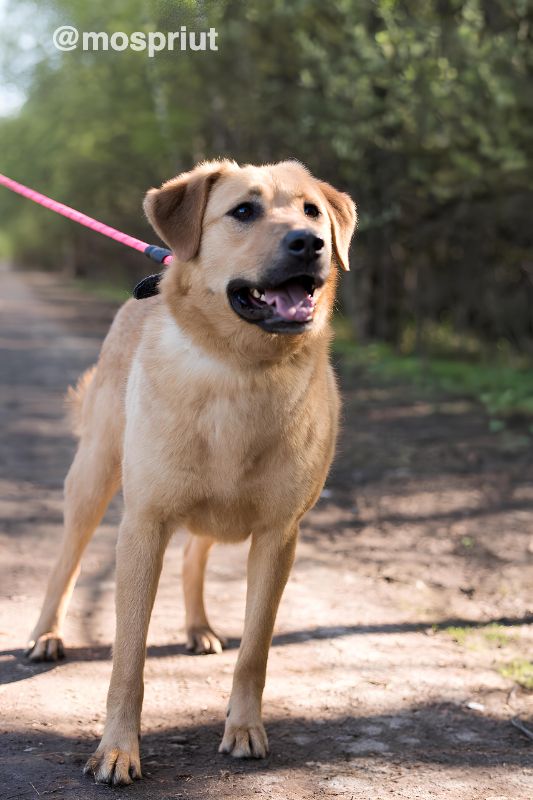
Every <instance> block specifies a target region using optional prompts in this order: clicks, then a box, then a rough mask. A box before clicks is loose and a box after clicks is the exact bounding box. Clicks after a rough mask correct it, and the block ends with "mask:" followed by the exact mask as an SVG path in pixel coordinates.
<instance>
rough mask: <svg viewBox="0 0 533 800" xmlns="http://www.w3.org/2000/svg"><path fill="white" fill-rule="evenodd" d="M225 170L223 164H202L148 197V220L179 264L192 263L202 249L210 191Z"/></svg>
mask: <svg viewBox="0 0 533 800" xmlns="http://www.w3.org/2000/svg"><path fill="white" fill-rule="evenodd" d="M223 170H224V163H223V162H218V161H211V162H207V163H205V164H201V165H200V166H198V167H196V168H195V169H193V170H191V171H190V172H183V173H182V174H181V175H178V176H177V177H176V178H172V179H171V180H170V181H167V182H166V183H164V184H163V185H162V187H161V188H160V189H150V191H149V192H148V193H147V195H146V197H145V198H144V203H143V208H144V213H145V214H146V216H147V217H148V221H149V222H150V224H151V225H152V227H153V228H154V230H155V231H156V232H157V233H158V235H159V236H160V237H161V239H163V241H164V242H166V243H167V244H168V245H169V246H170V247H171V248H172V250H173V251H174V253H175V255H176V257H177V258H178V260H179V261H190V260H191V259H192V258H194V257H195V256H196V255H197V253H198V250H199V249H200V239H201V237H202V220H203V217H204V211H205V207H206V205H207V201H208V199H209V192H210V190H211V187H212V186H213V184H214V183H215V181H216V180H217V178H219V176H220V175H221V173H222V171H223Z"/></svg>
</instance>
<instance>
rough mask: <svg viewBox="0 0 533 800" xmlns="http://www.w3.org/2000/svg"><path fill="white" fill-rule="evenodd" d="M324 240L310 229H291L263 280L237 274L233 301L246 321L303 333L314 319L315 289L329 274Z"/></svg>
mask: <svg viewBox="0 0 533 800" xmlns="http://www.w3.org/2000/svg"><path fill="white" fill-rule="evenodd" d="M323 256H324V240H323V239H321V238H320V237H319V236H316V234H315V233H313V232H312V231H309V230H295V231H289V233H287V234H286V236H285V237H284V238H283V240H282V242H281V253H280V258H279V260H278V262H277V264H276V265H275V266H274V267H272V268H271V269H269V270H268V271H267V272H266V273H265V274H264V276H263V277H262V279H261V281H260V283H258V284H255V283H252V282H251V281H249V280H245V279H240V278H236V279H234V280H232V281H230V283H229V284H228V287H227V294H228V299H229V303H230V305H231V307H232V309H233V310H234V311H235V313H236V314H238V315H239V317H241V318H242V319H244V320H245V321H246V322H250V323H252V324H254V325H259V327H260V328H262V329H263V330H265V331H268V332H269V333H303V332H304V331H305V330H307V329H308V328H309V327H310V326H311V324H312V322H313V315H314V311H315V304H316V302H315V301H316V298H315V291H316V290H317V289H320V288H321V287H322V286H323V285H324V283H325V281H326V279H327V277H328V274H329V265H325V264H324V257H323Z"/></svg>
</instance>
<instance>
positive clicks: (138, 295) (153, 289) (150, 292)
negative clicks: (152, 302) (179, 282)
mask: <svg viewBox="0 0 533 800" xmlns="http://www.w3.org/2000/svg"><path fill="white" fill-rule="evenodd" d="M162 277H163V273H162V272H157V273H156V274H155V275H148V277H147V278H143V279H142V281H139V283H138V284H137V286H136V287H135V288H134V290H133V296H134V298H135V299H136V300H144V299H145V298H146V297H154V295H156V294H159V282H160V280H161V278H162Z"/></svg>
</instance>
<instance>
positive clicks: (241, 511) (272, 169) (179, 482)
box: [28, 161, 356, 784]
mask: <svg viewBox="0 0 533 800" xmlns="http://www.w3.org/2000/svg"><path fill="white" fill-rule="evenodd" d="M145 211H146V214H147V216H148V218H149V220H150V222H151V223H152V225H153V226H154V228H155V229H156V231H157V232H158V233H159V234H160V236H161V237H162V238H163V239H164V240H165V241H166V242H168V244H169V245H170V246H171V247H172V250H173V253H174V259H173V261H172V263H171V265H170V267H169V268H168V270H167V271H166V274H165V276H164V278H163V280H162V282H161V293H160V294H159V295H157V296H156V297H152V298H149V299H146V300H142V301H138V300H130V301H129V302H128V303H126V304H125V305H124V306H123V308H121V310H120V311H119V312H118V314H117V316H116V319H115V321H114V322H113V325H112V327H111V330H110V332H109V334H108V336H107V338H106V340H105V342H104V344H103V347H102V352H101V355H100V359H99V361H98V364H97V366H96V368H95V369H93V370H92V371H90V372H89V373H87V374H86V375H85V376H83V378H82V379H81V380H80V382H79V384H78V387H77V388H76V390H75V392H73V394H74V399H75V400H76V401H77V411H78V419H77V422H78V427H77V432H78V434H79V436H80V441H79V446H78V450H77V453H76V456H75V459H74V462H73V464H72V467H71V469H70V471H69V474H68V477H67V479H66V483H65V534H64V540H63V544H62V552H61V555H60V558H59V561H58V563H57V565H56V567H55V569H54V571H53V574H52V576H51V578H50V582H49V585H48V590H47V594H46V599H45V602H44V606H43V609H42V612H41V616H40V619H39V622H38V623H37V626H36V628H35V630H34V631H33V634H32V637H31V642H30V646H29V651H28V652H29V654H30V658H32V659H35V660H39V659H47V660H48V659H54V658H57V657H60V656H61V655H62V651H63V645H62V641H61V627H62V623H63V620H64V617H65V613H66V607H67V604H68V601H69V599H70V595H71V592H72V589H73V586H74V582H75V580H76V577H77V574H78V571H79V563H80V559H81V555H82V552H83V549H84V547H85V546H86V544H87V542H88V541H89V539H90V537H91V535H92V533H93V531H94V529H95V527H96V526H97V525H98V523H99V521H100V519H101V518H102V515H103V513H104V511H105V509H106V507H107V504H108V503H109V501H110V499H111V498H112V496H113V495H114V494H115V492H116V491H117V489H118V488H119V486H120V484H121V483H122V486H123V490H124V503H125V510H124V516H123V519H122V523H121V526H120V532H119V537H118V544H117V578H116V580H117V589H116V611H117V631H116V641H115V648H114V655H113V672H112V676H111V685H110V688H109V695H108V701H107V721H106V725H105V730H104V734H103V737H102V741H101V743H100V745H99V747H98V749H97V750H96V752H95V754H94V755H93V756H92V757H91V758H90V759H89V761H88V763H87V766H86V771H88V772H91V773H92V774H93V775H94V777H95V779H96V780H97V781H101V782H106V783H113V784H124V783H131V780H132V778H136V777H140V776H141V766H140V759H139V730H140V716H141V706H142V700H143V668H144V660H145V648H146V635H147V629H148V623H149V619H150V614H151V611H152V606H153V602H154V598H155V594H156V589H157V584H158V580H159V575H160V570H161V565H162V561H163V554H164V552H165V547H166V545H167V542H168V540H169V537H170V536H171V534H172V532H173V531H174V530H176V528H178V527H186V528H187V529H188V530H189V531H190V533H191V534H192V536H191V539H190V541H189V543H188V544H187V547H186V551H185V559H184V591H185V603H186V615H187V621H186V622H187V635H188V644H189V647H190V648H191V649H194V650H196V651H197V652H207V651H211V652H213V651H219V650H220V649H221V641H220V639H219V638H218V637H217V636H216V635H215V634H214V633H213V631H212V630H211V628H210V626H209V623H208V621H207V617H206V614H205V610H204V605H203V578H204V570H205V564H206V559H207V552H208V550H209V548H210V546H211V545H212V543H213V542H214V541H219V542H238V541H242V540H244V539H246V538H247V537H248V536H251V547H250V554H249V562H248V592H247V599H246V618H245V625H244V633H243V637H242V644H241V647H240V651H239V657H238V660H237V665H236V668H235V674H234V679H233V689H232V693H231V699H230V703H229V710H228V716H227V720H226V727H225V732H224V737H223V740H222V744H221V745H220V752H223V753H231V754H232V755H234V756H237V757H246V756H255V757H262V756H264V755H265V754H266V752H267V748H268V744H267V736H266V733H265V729H264V727H263V723H262V721H261V697H262V692H263V686H264V682H265V673H266V664H267V657H268V649H269V646H270V641H271V638H272V630H273V626H274V620H275V617H276V612H277V608H278V604H279V601H280V598H281V595H282V592H283V589H284V586H285V583H286V581H287V578H288V575H289V572H290V569H291V565H292V562H293V557H294V549H295V545H296V539H297V534H298V525H299V522H300V519H301V518H302V516H303V514H304V513H305V512H306V511H307V510H308V509H309V508H311V506H312V505H313V504H314V503H315V502H316V500H317V498H318V496H319V494H320V491H321V489H322V486H323V483H324V480H325V477H326V474H327V471H328V468H329V465H330V462H331V458H332V455H333V450H334V443H335V436H336V430H337V418H338V411H339V399H338V393H337V388H336V385H335V378H334V375H333V371H332V369H331V366H330V363H329V345H330V338H331V330H330V324H329V320H330V315H331V310H332V304H333V298H334V293H335V283H336V270H335V268H334V266H335V264H337V265H339V266H340V267H341V268H343V269H347V268H348V249H349V244H350V239H351V236H352V234H353V231H354V227H355V220H356V215H355V207H354V205H353V203H352V201H351V200H350V198H349V197H348V195H346V194H341V193H340V192H337V191H336V190H335V189H333V188H332V187H331V186H329V185H328V184H326V183H323V182H321V181H318V180H315V179H314V178H313V177H312V176H311V175H310V174H309V173H308V172H307V170H306V169H305V168H304V167H303V166H302V165H300V164H299V163H298V162H293V161H288V162H283V163H280V164H275V165H268V166H263V167H254V166H246V167H242V168H241V167H239V166H237V164H235V163H233V162H230V161H220V162H209V163H205V164H201V165H200V166H198V167H197V168H196V169H194V170H192V172H189V173H185V174H183V175H180V176H178V177H177V178H175V179H173V180H171V181H168V183H165V184H164V185H163V186H162V188H161V189H158V190H156V189H152V190H151V191H150V192H149V193H148V195H147V197H146V200H145Z"/></svg>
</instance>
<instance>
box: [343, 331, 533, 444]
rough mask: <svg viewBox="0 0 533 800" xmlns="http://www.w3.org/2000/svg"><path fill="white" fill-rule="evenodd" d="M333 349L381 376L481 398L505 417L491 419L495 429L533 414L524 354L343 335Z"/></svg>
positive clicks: (531, 380)
mask: <svg viewBox="0 0 533 800" xmlns="http://www.w3.org/2000/svg"><path fill="white" fill-rule="evenodd" d="M334 348H335V351H336V352H337V353H339V354H341V355H342V356H343V359H344V361H345V362H346V363H347V364H348V365H353V366H357V367H362V368H364V369H365V370H368V371H369V372H370V373H371V374H372V375H374V376H376V377H378V378H380V379H381V380H384V381H389V380H400V381H405V382H407V383H412V384H414V385H416V386H418V387H419V388H420V390H422V391H427V392H433V391H439V392H446V393H449V394H455V395H458V396H462V397H469V398H473V399H475V400H477V401H479V402H480V403H482V404H483V405H484V406H485V408H486V410H487V413H488V414H489V415H491V416H497V417H501V418H503V419H492V420H491V421H490V428H491V430H492V431H493V432H494V433H498V432H499V431H500V430H502V429H503V428H504V427H505V421H504V420H505V417H506V416H508V415H510V414H516V413H519V414H526V415H530V414H533V371H532V370H531V368H529V367H528V365H527V362H526V361H525V360H522V359H517V358H515V359H514V360H513V359H508V358H505V359H504V358H501V357H498V356H494V357H493V358H492V359H488V358H487V359H483V358H480V359H479V360H472V359H468V360H465V359H461V358H459V357H458V356H455V357H448V358H443V357H439V356H438V355H436V356H431V357H421V356H417V355H414V354H410V355H402V354H398V353H397V352H396V351H395V350H394V349H393V348H392V347H391V346H390V345H387V344H384V343H381V344H377V343H375V344H370V345H356V344H354V343H353V342H352V341H350V340H349V339H346V338H343V337H342V334H341V335H340V336H338V337H337V339H336V340H335V343H334Z"/></svg>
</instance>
